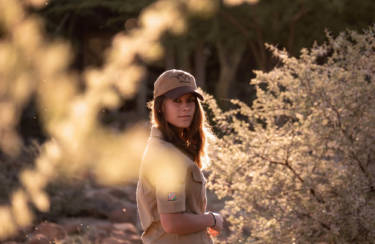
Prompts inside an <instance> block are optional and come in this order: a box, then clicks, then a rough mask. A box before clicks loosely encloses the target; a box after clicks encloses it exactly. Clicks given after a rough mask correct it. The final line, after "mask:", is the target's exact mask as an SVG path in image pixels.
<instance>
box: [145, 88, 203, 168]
mask: <svg viewBox="0 0 375 244" xmlns="http://www.w3.org/2000/svg"><path fill="white" fill-rule="evenodd" d="M164 100H165V96H164V95H162V96H159V97H157V98H155V99H154V100H153V101H152V102H151V103H150V104H149V107H150V108H151V116H152V117H151V121H152V125H153V126H156V127H157V128H158V129H159V130H160V131H161V132H162V133H163V136H164V138H165V140H166V141H168V142H170V143H172V144H174V145H175V146H176V147H177V148H179V149H180V150H181V151H182V152H184V153H185V154H187V155H188V156H189V157H190V158H191V159H192V160H193V161H194V162H195V163H196V164H197V165H198V167H199V168H202V159H203V158H204V156H205V143H206V135H205V130H204V120H205V116H204V111H203V109H202V106H201V104H200V103H199V101H198V99H197V97H195V100H194V103H195V108H196V109H195V112H194V116H193V120H192V122H191V125H190V127H189V128H186V129H182V130H181V129H178V128H176V127H175V126H173V125H171V124H170V123H168V122H167V121H166V119H165V118H164V115H163V112H162V106H163V103H164Z"/></svg>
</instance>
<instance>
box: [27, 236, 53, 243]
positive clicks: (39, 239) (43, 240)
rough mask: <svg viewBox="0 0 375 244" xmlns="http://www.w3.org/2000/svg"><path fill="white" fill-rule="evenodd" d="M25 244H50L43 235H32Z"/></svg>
mask: <svg viewBox="0 0 375 244" xmlns="http://www.w3.org/2000/svg"><path fill="white" fill-rule="evenodd" d="M27 244H50V240H49V239H48V238H47V236H45V235H43V234H35V235H33V236H32V237H31V238H30V240H29V241H28V242H27Z"/></svg>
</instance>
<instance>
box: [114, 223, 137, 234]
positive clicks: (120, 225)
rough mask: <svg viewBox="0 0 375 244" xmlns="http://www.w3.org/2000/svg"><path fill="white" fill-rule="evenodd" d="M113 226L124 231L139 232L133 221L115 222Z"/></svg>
mask: <svg viewBox="0 0 375 244" xmlns="http://www.w3.org/2000/svg"><path fill="white" fill-rule="evenodd" d="M113 227H114V228H115V229H117V230H121V231H122V232H124V233H129V234H137V233H138V232H137V229H136V228H135V226H134V224H132V223H116V224H113Z"/></svg>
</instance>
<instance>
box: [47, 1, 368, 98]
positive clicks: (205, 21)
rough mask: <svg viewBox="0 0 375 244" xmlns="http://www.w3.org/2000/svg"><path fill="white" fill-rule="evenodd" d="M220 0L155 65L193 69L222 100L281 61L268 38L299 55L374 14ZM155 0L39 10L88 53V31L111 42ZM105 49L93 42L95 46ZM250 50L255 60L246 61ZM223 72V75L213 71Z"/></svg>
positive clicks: (351, 7) (318, 4) (349, 6)
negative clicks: (213, 10) (327, 34)
mask: <svg viewBox="0 0 375 244" xmlns="http://www.w3.org/2000/svg"><path fill="white" fill-rule="evenodd" d="M215 1H216V2H217V3H218V5H217V6H218V8H219V9H218V11H217V12H216V13H215V14H214V15H194V14H193V15H190V17H189V23H190V25H189V31H187V32H185V34H183V36H179V37H176V36H175V35H174V36H170V37H168V38H165V40H164V45H165V46H166V48H167V53H166V56H165V59H164V64H162V63H158V64H153V65H156V67H159V69H160V71H161V70H163V69H165V68H171V67H178V68H182V69H186V70H188V71H191V72H192V73H194V74H195V75H196V76H197V80H198V83H200V84H201V85H202V87H209V88H212V90H211V89H210V90H211V91H214V92H215V94H216V95H217V96H218V97H220V98H225V97H229V96H233V95H236V93H238V92H237V91H235V89H230V88H231V87H235V85H234V84H235V83H236V80H241V81H247V80H248V76H249V75H251V70H253V69H258V70H264V71H267V70H270V69H272V68H273V67H274V65H275V64H276V60H273V58H272V55H271V54H270V52H268V51H267V50H266V49H265V47H264V44H265V43H271V44H274V45H278V46H280V47H285V48H286V49H287V51H288V52H289V54H291V55H294V56H295V55H298V53H299V50H300V49H301V48H302V47H306V46H311V45H312V43H313V42H314V41H317V42H322V41H323V40H324V38H325V36H324V30H325V29H328V30H330V31H331V32H332V33H333V34H338V33H339V32H340V31H343V30H345V29H347V28H350V29H352V30H360V29H361V28H364V27H366V26H368V25H370V24H372V23H373V22H374V20H375V17H374V15H373V13H374V12H375V2H374V1H372V0H362V1H350V0H332V1H325V0H317V1H309V0H297V1H288V0H260V1H259V2H258V3H256V4H240V5H237V6H226V5H224V4H223V3H222V1H219V0H215ZM153 2H154V0H142V1H121V0H111V1H109V0H107V1H101V0H81V1H74V0H58V1H57V0H51V1H50V2H49V4H48V5H47V7H46V8H44V9H43V10H42V11H41V13H42V15H43V16H45V17H46V18H47V19H48V29H49V30H50V32H51V33H56V34H57V33H59V34H62V35H64V36H66V37H68V38H69V39H71V40H72V41H73V43H77V44H76V46H77V47H79V48H78V49H76V51H77V52H83V50H85V49H84V45H87V44H81V45H79V44H78V43H82V40H85V38H83V36H82V35H91V36H101V37H103V35H104V33H107V34H108V36H107V37H106V39H108V40H109V39H110V37H111V36H112V35H114V33H116V32H119V31H124V30H125V31H126V30H127V29H128V28H131V27H132V26H135V25H136V24H137V21H136V19H135V18H136V17H137V16H138V15H139V13H140V12H141V11H142V9H144V8H145V7H146V6H148V5H149V4H151V3H153ZM124 26H126V27H125V28H124ZM84 33H86V34H84ZM104 36H105V35H104ZM82 45H83V46H82ZM97 49H99V50H97ZM103 49H104V48H101V49H100V48H96V49H95V48H92V52H96V51H98V52H103ZM246 52H248V53H250V56H249V57H250V58H251V59H253V60H244V59H243V57H244V53H246ZM212 59H216V60H212ZM94 63H97V64H99V63H100V62H99V61H97V62H94ZM84 64H85V62H84V61H82V60H81V61H80V62H78V64H77V65H78V66H79V67H81V68H82V66H84ZM250 65H251V66H250ZM239 66H245V67H248V69H249V72H245V73H244V72H242V73H240V74H238V73H237V71H238V68H239ZM249 66H250V67H249ZM208 67H210V70H208ZM218 70H220V72H219V74H218V75H213V74H211V73H213V72H215V73H218ZM244 85H245V84H243V86H244ZM213 87H215V88H213Z"/></svg>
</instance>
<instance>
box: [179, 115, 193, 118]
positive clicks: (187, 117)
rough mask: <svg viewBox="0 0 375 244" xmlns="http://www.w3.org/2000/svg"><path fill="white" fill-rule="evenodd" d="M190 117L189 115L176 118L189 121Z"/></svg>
mask: <svg viewBox="0 0 375 244" xmlns="http://www.w3.org/2000/svg"><path fill="white" fill-rule="evenodd" d="M191 117H192V116H191V115H181V116H178V118H180V119H190V118H191Z"/></svg>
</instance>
